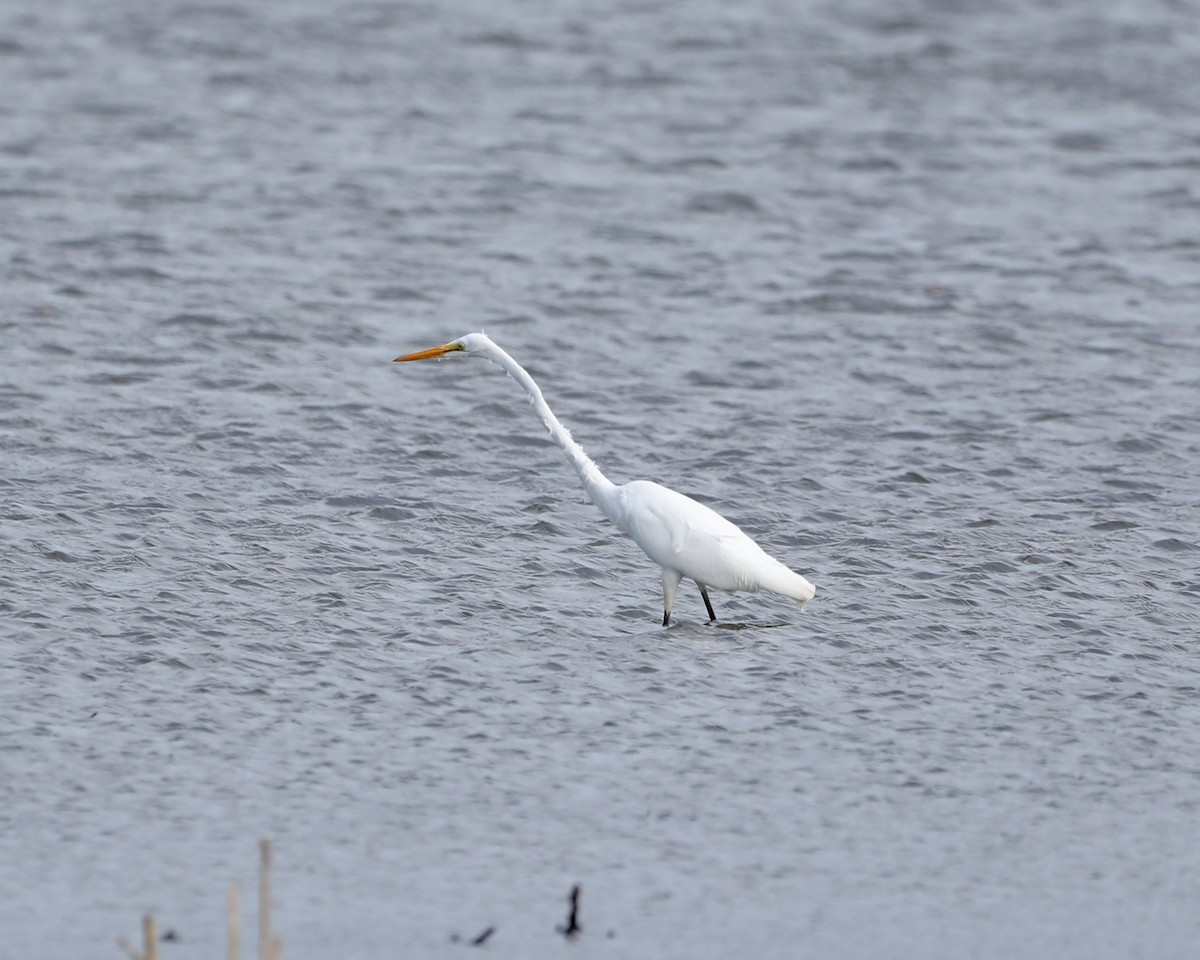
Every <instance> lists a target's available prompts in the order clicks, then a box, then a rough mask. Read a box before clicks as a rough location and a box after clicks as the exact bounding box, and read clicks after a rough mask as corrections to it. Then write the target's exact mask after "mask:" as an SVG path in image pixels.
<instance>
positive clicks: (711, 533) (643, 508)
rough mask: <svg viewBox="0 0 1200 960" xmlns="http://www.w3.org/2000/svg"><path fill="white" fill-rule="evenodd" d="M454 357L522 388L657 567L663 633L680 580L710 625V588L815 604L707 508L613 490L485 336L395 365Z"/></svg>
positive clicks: (653, 491) (665, 493) (597, 495)
mask: <svg viewBox="0 0 1200 960" xmlns="http://www.w3.org/2000/svg"><path fill="white" fill-rule="evenodd" d="M452 353H465V354H467V355H468V356H472V357H483V358H484V359H486V360H490V361H492V362H493V363H497V364H499V365H500V366H502V367H503V368H504V369H505V370H507V371H508V373H509V375H510V376H511V377H512V378H513V379H514V380H516V381H517V383H519V384H520V385H521V386H522V387H523V388H524V390H525V392H526V393H527V394H528V395H529V400H530V402H531V403H532V404H533V408H534V410H536V411H537V415H538V417H539V418H540V419H541V421H542V423H543V424H545V426H546V429H547V430H549V431H550V436H551V438H553V440H554V442H555V443H557V444H558V445H559V447H560V448H561V449H562V452H563V455H564V456H565V457H566V458H567V462H569V463H570V464H571V466H572V467H574V468H575V472H576V473H577V474H579V479H580V481H581V482H582V483H583V489H584V490H585V491H586V492H587V495H588V497H589V498H590V499H591V501H592V503H594V504H595V505H596V506H597V507H599V508H600V511H601V512H602V513H603V514H604V515H605V516H606V517H608V519H609V520H611V521H612V522H613V523H615V524H616V525H617V526H618V527H620V528H621V529H622V530H624V531H625V532H626V533H627V534H629V535H630V536H631V537H633V539H634V541H635V542H636V543H637V545H638V546H639V547H641V548H642V550H643V551H645V553H646V556H648V557H649V558H650V559H651V560H653V561H654V562H655V563H657V564H658V565H659V566H660V567H662V589H663V619H662V622H663V626H664V627H665V626H668V625H669V624H670V622H671V607H672V606H673V605H674V602H675V591H676V589H678V587H679V583H680V581H681V580H683V578H684V577H687V578H688V579H689V580H694V581H696V584H697V586H699V587H700V595H701V596H702V597H703V598H704V606H705V607H706V608H707V609H708V616H709V622H710V623H711V622H712V621H713V620H716V619H717V615H716V614H715V613H713V608H712V601H711V600H709V598H708V588H709V587H713V588H714V589H717V590H724V591H726V592H728V593H733V592H735V591H738V590H747V591H750V592H756V591H758V590H766V591H769V592H770V593H777V594H780V595H781V596H785V597H790V598H791V599H793V600H795V601H796V605H797V606H798V607H799V608H800V609H801V610H803V609H804V605H805V604H806V603H807V602H808V601H809V600H811V599H812V598H813V594H814V593H816V588H815V587H814V586H813V585H812V584H811V583H809V582H808V581H807V580H805V579H804V577H802V576H800V574H798V573H794V572H793V571H791V570H789V569H788V568H787V567H785V566H784V565H783V564H782V563H780V562H779V561H778V560H776V559H775V558H774V557H771V556H768V555H767V554H766V553H765V552H764V551H763V549H762V547H760V546H759V545H758V544H757V543H755V542H754V541H753V540H751V539H750V538H749V537H748V536H746V534H744V533H743V532H742V531H741V530H740V529H738V527H736V526H735V525H734V524H732V523H730V522H729V521H728V520H726V519H725V518H724V517H722V516H721V515H720V514H719V513H717V512H716V511H714V510H710V509H709V508H708V507H706V506H704V504H702V503H698V502H697V501H695V500H693V499H692V498H691V497H685V496H684V495H683V494H682V493H677V492H676V491H674V490H671V489H670V488H668V487H664V486H662V485H661V484H657V483H654V482H653V481H650V480H634V481H632V482H631V483H625V484H621V485H620V486H618V485H617V484H615V483H613V482H612V481H611V480H609V479H608V478H607V477H605V476H604V474H602V473H601V472H600V468H599V467H597V466H596V465H595V464H594V463H593V462H592V461H591V458H589V457H588V455H587V454H586V453H584V452H583V448H582V447H580V446H579V444H577V443H576V442H575V441H574V440H573V439H572V437H571V434H570V433H569V432H568V430H567V428H566V427H564V426H563V425H562V423H560V422H559V419H558V417H556V416H555V415H554V413H553V411H552V410H551V409H550V407H549V406H548V405H547V403H546V400H545V398H544V397H543V396H542V391H541V390H540V389H539V388H538V385H537V384H536V383H535V382H534V379H533V377H531V376H530V375H529V374H528V373H527V372H526V370H525V368H524V367H522V366H521V365H520V364H519V363H517V361H516V360H514V359H513V358H512V357H510V356H509V355H508V354H507V353H505V352H504V351H503V350H502V349H501V348H500V347H499V346H497V345H496V344H495V343H494V342H493V341H492V340H491V338H490V337H488V336H486V335H485V334H482V333H468V334H467V335H466V336H465V337H459V338H458V339H457V340H453V341H451V342H450V343H446V344H443V345H442V346H440V347H431V348H430V349H428V350H419V351H417V352H416V353H409V354H406V355H405V356H403V357H397V358H396V359H395V360H394V361H393V362H394V363H401V362H404V361H407V360H431V359H435V358H438V359H440V358H441V357H444V356H446V355H447V354H452Z"/></svg>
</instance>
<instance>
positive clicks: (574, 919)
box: [558, 884, 583, 939]
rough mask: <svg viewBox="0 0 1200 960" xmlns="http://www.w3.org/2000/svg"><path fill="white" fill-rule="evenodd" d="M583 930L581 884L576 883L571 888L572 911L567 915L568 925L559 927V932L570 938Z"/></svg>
mask: <svg viewBox="0 0 1200 960" xmlns="http://www.w3.org/2000/svg"><path fill="white" fill-rule="evenodd" d="M582 931H583V927H581V926H580V925H579V884H575V886H573V887H572V888H571V912H570V914H569V915H568V916H567V925H566V926H565V927H559V928H558V932H559V933H561V934H562V935H563V936H564V937H567V938H568V939H569V938H571V937H574V936H577V935H578V934H579V933H581V932H582Z"/></svg>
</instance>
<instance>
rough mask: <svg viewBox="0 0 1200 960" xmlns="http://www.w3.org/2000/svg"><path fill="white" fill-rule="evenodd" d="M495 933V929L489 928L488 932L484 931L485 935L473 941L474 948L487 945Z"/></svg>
mask: <svg viewBox="0 0 1200 960" xmlns="http://www.w3.org/2000/svg"><path fill="white" fill-rule="evenodd" d="M495 932H496V928H495V927H488V928H487V929H486V930H484V931H483V933H481V934H480V935H479V936H477V937H476V938H475V939H474V940H472V941H471V946H473V947H481V946H483V945H484V944H485V943H487V939H488V937H490V936H491V935H492V934H493V933H495Z"/></svg>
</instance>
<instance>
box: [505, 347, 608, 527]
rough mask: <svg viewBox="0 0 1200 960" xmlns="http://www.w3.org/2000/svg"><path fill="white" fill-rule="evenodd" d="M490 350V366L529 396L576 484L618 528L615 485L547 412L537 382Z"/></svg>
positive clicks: (513, 362)
mask: <svg viewBox="0 0 1200 960" xmlns="http://www.w3.org/2000/svg"><path fill="white" fill-rule="evenodd" d="M488 344H489V349H488V352H487V353H486V354H485V355H486V356H487V358H488V359H489V360H491V361H492V362H493V363H498V364H499V365H500V366H502V367H503V368H504V369H505V370H506V371H507V372H508V375H509V376H510V377H512V378H513V379H514V380H516V381H517V383H519V384H520V385H521V387H522V388H523V389H524V391H525V393H526V394H528V396H529V402H530V403H532V404H533V409H534V410H535V411H536V412H537V415H538V419H539V420H541V421H542V423H543V424H544V425H545V427H546V429H547V430H549V431H550V437H551V439H552V440H553V441H554V442H555V443H557V444H558V446H559V449H560V450H562V452H563V456H565V457H566V458H567V462H568V463H569V464H571V466H572V467H574V469H575V473H577V474H578V475H579V481H580V483H582V484H583V489H584V491H585V492H586V493H587V495H588V497H589V498H590V499H591V501H592V503H594V504H595V505H596V506H598V507H599V508H600V510H601V511H602V512H603V513H604V515H605V516H607V517H608V518H609V519H610V520H612V521H613V522H614V523H617V524H618V526H619V525H620V522H619V521H618V520H617V516H616V496H617V492H616V491H617V488H616V485H615V484H614V483H613V482H612V481H611V480H609V479H608V478H607V477H606V476H605V475H604V474H603V473H601V472H600V468H599V467H598V466H596V464H595V463H594V462H593V461H592V458H591V457H589V456H588V455H587V454H586V453H584V452H583V447H581V446H580V445H579V444H578V443H576V442H575V438H574V437H572V436H571V431H570V430H568V429H567V428H566V427H564V426H563V425H562V421H560V420H559V419H558V417H556V416H555V415H554V411H553V410H551V409H550V405H549V404H548V403H546V398H545V397H543V396H542V391H541V388H540V387H539V386H538V385H537V382H536V381H535V380H534V379H533V377H531V376H530V375H529V372H528V371H527V370H526V369H525V368H524V367H523V366H521V365H520V364H519V363H517V361H516V360H514V359H513V358H512V357H510V356H509V355H508V354H507V353H506V352H505V351H504V350H503V349H502V348H501V347H499V346H498V345H497V344H496V343H495V342H494V341H492V340H490V339H489V341H488Z"/></svg>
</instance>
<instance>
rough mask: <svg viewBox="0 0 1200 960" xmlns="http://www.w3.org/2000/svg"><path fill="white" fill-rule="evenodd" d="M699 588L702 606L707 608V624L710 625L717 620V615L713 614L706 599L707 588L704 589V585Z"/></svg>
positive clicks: (709, 601) (710, 605)
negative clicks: (702, 600) (702, 599)
mask: <svg viewBox="0 0 1200 960" xmlns="http://www.w3.org/2000/svg"><path fill="white" fill-rule="evenodd" d="M699 586H700V596H702V597H703V598H704V605H705V606H706V607H708V622H709V623H712V622H713V621H714V620H716V619H717V615H716V614H715V613H713V608H712V601H711V600H709V599H708V587H706V586H705V585H704V584H700V585H699Z"/></svg>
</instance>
